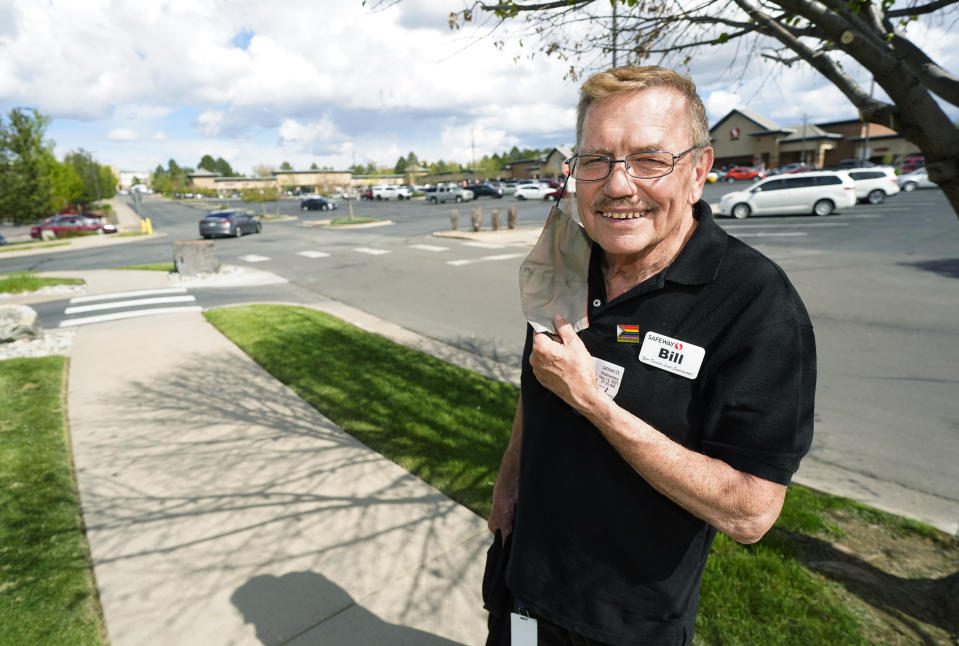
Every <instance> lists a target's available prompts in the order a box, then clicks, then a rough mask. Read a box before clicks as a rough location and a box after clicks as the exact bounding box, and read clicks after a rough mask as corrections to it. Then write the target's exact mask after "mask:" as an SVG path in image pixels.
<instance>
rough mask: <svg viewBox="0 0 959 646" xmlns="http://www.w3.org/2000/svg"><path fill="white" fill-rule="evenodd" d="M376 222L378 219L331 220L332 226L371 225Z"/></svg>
mask: <svg viewBox="0 0 959 646" xmlns="http://www.w3.org/2000/svg"><path fill="white" fill-rule="evenodd" d="M370 222H376V218H334V219H332V220H330V225H332V226H335V227H336V226H342V225H344V224H369V223H370Z"/></svg>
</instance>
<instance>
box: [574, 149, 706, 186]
mask: <svg viewBox="0 0 959 646" xmlns="http://www.w3.org/2000/svg"><path fill="white" fill-rule="evenodd" d="M697 148H705V146H693V147H691V148H687V149H686V150H684V151H683V152H681V153H678V154H676V155H674V154H673V153H671V152H669V151H667V150H648V151H646V152H642V153H632V154H629V155H626V157H623V158H622V159H613V158H611V157H609V156H607V155H579V154H576V155H573V156H572V157H570V158H569V159H566V160H565V161H564V163H565V164H566V165H568V166H569V168H570V175H569V176H570V177H573V178H574V179H575V180H576V181H577V182H602V181H604V180H606V179H608V178H609V176H610V175H611V174H612V173H613V164H618V163H620V162H622V163H623V166H624V167H625V169H626V174H627V175H629V176H630V177H633V178H635V179H657V178H660V177H666V176H667V175H669V174H670V173H672V172H673V171H674V170H676V162H677V161H679V159H680V158H681V157H683V156H684V155H687V154H688V153H691V152H692V151H694V150H696V149H697ZM655 153H665V154H667V155H669V156H670V157H672V159H673V165H672V166H671V167H670V169H669V170H668V171H667V172H665V173H663V174H662V175H651V176H649V177H640V176H639V175H633V174H632V173H631V172H629V171H630V165H629V162H628V161H626V160H627V159H628V158H630V157H634V156H636V155H652V154H655ZM582 157H603V158H605V159H606V161H607V162H609V163H608V165H607V167H606V174H605V175H603V176H602V177H597V178H595V179H580V178H578V177H576V176H575V175H573V163H572V162H573V160H574V159H579V158H582Z"/></svg>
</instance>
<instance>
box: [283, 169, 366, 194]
mask: <svg viewBox="0 0 959 646" xmlns="http://www.w3.org/2000/svg"><path fill="white" fill-rule="evenodd" d="M273 176H274V177H275V178H276V181H277V184H278V185H279V187H280V189H282V190H283V191H289V190H293V191H298V192H300V193H331V192H333V191H334V190H336V189H340V190H341V191H346V190H347V189H349V188H350V186H352V185H353V173H352V172H350V171H348V170H318V169H315V168H314V169H310V170H275V171H273Z"/></svg>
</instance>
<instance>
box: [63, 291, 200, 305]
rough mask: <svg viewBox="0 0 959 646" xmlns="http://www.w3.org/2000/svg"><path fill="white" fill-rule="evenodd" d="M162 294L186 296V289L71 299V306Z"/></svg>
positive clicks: (119, 293)
mask: <svg viewBox="0 0 959 646" xmlns="http://www.w3.org/2000/svg"><path fill="white" fill-rule="evenodd" d="M161 294H186V288H185V287H164V288H162V289H138V290H136V291H132V292H114V293H113V294H94V295H92V296H76V297H74V298H71V299H70V303H71V304H75V303H90V302H93V301H106V300H111V299H118V298H135V297H137V296H159V295H161Z"/></svg>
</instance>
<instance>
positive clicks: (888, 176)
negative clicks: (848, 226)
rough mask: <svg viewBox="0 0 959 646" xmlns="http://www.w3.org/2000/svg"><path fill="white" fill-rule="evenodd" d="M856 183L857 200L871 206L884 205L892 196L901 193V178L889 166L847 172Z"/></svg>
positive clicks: (855, 169)
mask: <svg viewBox="0 0 959 646" xmlns="http://www.w3.org/2000/svg"><path fill="white" fill-rule="evenodd" d="M846 172H847V173H849V177H851V178H852V181H854V182H855V183H856V199H857V200H859V201H861V202H869V203H870V204H882V203H883V202H885V201H886V198H887V197H888V196H890V195H895V194H896V193H898V192H899V177H898V176H897V175H896V171H895V170H894V169H893V168H891V167H889V166H876V167H875V168H854V169H852V170H848V171H846Z"/></svg>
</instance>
